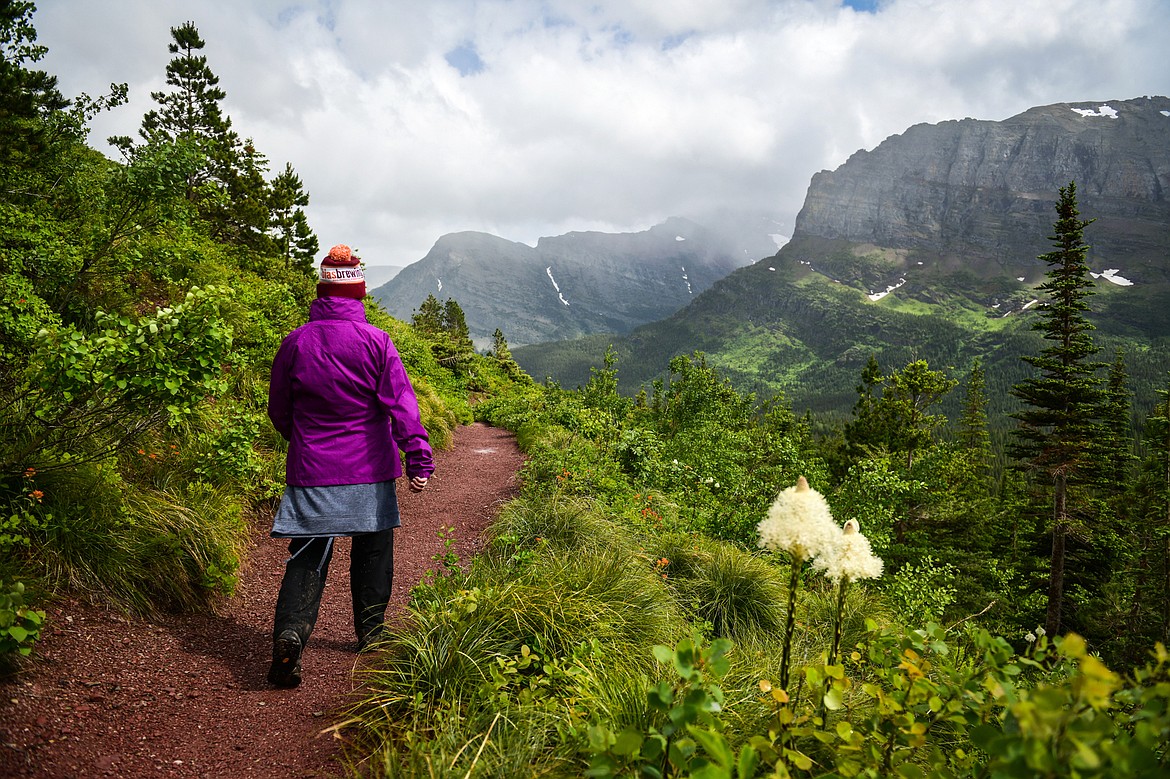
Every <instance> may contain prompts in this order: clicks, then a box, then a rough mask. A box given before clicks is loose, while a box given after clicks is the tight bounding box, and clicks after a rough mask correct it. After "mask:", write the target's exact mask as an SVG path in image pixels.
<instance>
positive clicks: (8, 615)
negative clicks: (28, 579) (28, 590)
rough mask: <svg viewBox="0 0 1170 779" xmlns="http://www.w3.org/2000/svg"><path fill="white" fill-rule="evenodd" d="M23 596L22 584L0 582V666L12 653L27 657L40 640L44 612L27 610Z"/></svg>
mask: <svg viewBox="0 0 1170 779" xmlns="http://www.w3.org/2000/svg"><path fill="white" fill-rule="evenodd" d="M24 595H25V592H24V584H23V583H22V582H13V583H12V584H9V585H5V583H4V581H3V580H0V664H2V663H5V662H6V661H7V658H8V656H9V655H11V654H13V653H16V654H20V655H23V656H27V655H29V654H30V653H31V652H32V648H33V644H35V643H36V641H37V639H39V638H40V633H41V625H42V624H43V623H44V621H45V612H43V611H36V610H33V609H30V608H28V606H26V605H25V602H24V600H25V598H24Z"/></svg>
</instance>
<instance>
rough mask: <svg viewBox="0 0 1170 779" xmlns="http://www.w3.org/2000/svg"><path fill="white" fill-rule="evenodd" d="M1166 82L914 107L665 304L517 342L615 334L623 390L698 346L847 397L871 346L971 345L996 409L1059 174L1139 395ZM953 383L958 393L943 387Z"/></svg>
mask: <svg viewBox="0 0 1170 779" xmlns="http://www.w3.org/2000/svg"><path fill="white" fill-rule="evenodd" d="M1167 149H1170V100H1168V99H1167V98H1164V97H1157V98H1138V99H1134V100H1128V101H1111V102H1110V103H1108V104H1098V103H1081V104H1077V103H1073V104H1058V105H1054V106H1044V107H1040V108H1034V109H1030V110H1029V111H1026V112H1024V113H1023V114H1020V115H1019V116H1016V117H1012V118H1011V119H1008V120H1005V121H1003V122H981V121H976V120H972V119H965V120H963V121H961V122H942V123H940V124H938V125H916V126H915V127H912V128H910V129H909V130H907V131H906V133H904V134H903V135H899V136H893V137H892V138H890V139H887V140H886V141H885V142H883V143H882V144H880V145H879V146H878V147H877V148H876V149H874V150H873V151H871V152H866V151H861V152H858V153H857V154H855V155H853V156H852V157H851V158H850V159H849V161H847V162H846V163H845V164H844V165H842V166H841V167H840V168H838V169H837V170H836V171H832V172H828V171H826V172H822V173H818V174H817V175H816V176H814V177H813V180H812V182H811V184H810V187H809V193H808V196H807V197H806V200H805V205H804V208H803V209H802V210H801V214H800V215H799V216H798V218H797V222H796V231H795V235H794V237H793V239H792V241H790V242H789V243H788V244H787V245H785V246H784V248H783V249H781V250H780V252H779V253H777V254H776V255H775V256H774V257H770V258H767V259H764V260H761V261H759V262H757V263H755V264H754V265H752V266H750V267H747V268H743V269H740V270H738V271H736V272H735V273H733V274H731V275H730V276H729V277H727V278H725V279H723V280H721V281H720V282H718V283H717V284H715V285H714V286H713V287H712V288H711V289H710V290H708V291H706V292H705V293H703V294H702V295H700V296H698V297H697V298H696V299H695V300H694V301H693V302H692V303H691V304H690V305H689V306H687V307H686V308H684V309H682V310H681V311H678V312H676V313H675V314H674V315H672V316H670V317H669V318H667V319H665V320H662V321H659V322H655V323H652V324H650V325H646V326H644V327H641V328H638V329H636V330H634V331H632V332H631V333H629V334H628V335H627V336H626V337H623V338H617V337H605V336H594V337H591V338H589V339H584V340H580V341H573V342H568V343H560V344H537V345H532V346H528V347H525V348H523V349H517V350H516V351H515V357H516V359H517V360H518V361H519V362H520V364H521V365H522V366H523V367H524V368H525V369H526V370H527V371H529V372H530V373H531V374H532V375H534V376H537V377H544V376H548V377H552V378H554V379H556V380H557V381H560V382H561V383H562V384H564V385H566V386H573V385H576V384H581V383H583V382H585V381H587V380H588V377H589V369H590V366H593V365H600V364H601V361H602V356H603V355H604V353H605V349H606V347H607V346H608V345H609V344H611V343H612V344H613V346H614V349H615V351H616V353H617V355H618V369H619V376H620V379H621V381H622V386H623V388H624V389H625V390H627V391H636V390H637V388H638V387H640V386H644V385H646V384H647V383H648V382H650V381H652V380H653V379H654V378H656V377H660V376H662V375H663V374H664V372H665V370H666V366H667V364H668V362H669V360H670V358H671V357H673V356H675V355H677V354H686V353H690V352H693V351H703V352H706V353H707V355H708V361H709V362H710V363H712V364H714V365H716V366H718V367H720V368H721V369H722V370H723V371H724V372H725V374H727V375H728V376H729V377H730V378H731V379H732V380H733V381H734V382H735V383H736V385H737V386H738V387H739V388H740V389H745V390H753V391H757V392H761V393H772V392H776V391H782V392H784V393H786V394H787V395H788V396H789V398H790V399H791V401H792V403H793V406H794V408H795V409H796V410H798V411H800V410H803V409H806V408H807V409H811V410H814V411H819V412H841V413H844V412H847V411H848V410H849V409H850V407H851V406H852V403H853V401H854V399H855V397H856V395H855V390H854V388H855V385H856V384H857V382H858V377H859V374H860V371H861V368H862V367H863V366H864V365H865V363H866V361H867V360H868V359H869V356H870V355H871V354H873V355H875V356H876V357H877V359H878V362H879V364H880V365H881V366H882V368H883V369H884V370H891V369H895V368H898V367H901V366H902V365H904V364H905V363H907V362H909V361H911V360H915V359H925V360H927V361H928V362H929V363H930V364H931V366H932V367H934V368H937V369H949V370H952V371H953V373H954V375H955V376H956V377H957V378H958V377H961V375H962V374H964V373H965V372H966V371H967V370H968V368H969V366H970V365H971V363H972V362H973V361H974V360H975V359H976V358H979V359H980V360H982V362H983V364H984V367H985V369H986V371H987V388H988V392H989V395H990V396H991V397H992V399H993V402H994V403H998V404H999V405H1000V408H998V409H991V410H998V411H1004V410H1007V409H1008V406H1009V404H1010V403H1011V400H1010V398H1009V397H1008V393H1007V388H1008V387H1010V386H1011V385H1012V384H1013V383H1014V382H1016V381H1018V380H1019V379H1020V378H1022V377H1023V376H1024V375H1025V366H1023V365H1022V364H1021V363H1020V360H1019V359H1018V358H1019V355H1020V354H1024V353H1032V352H1034V351H1035V350H1036V349H1037V346H1038V338H1037V336H1036V335H1035V334H1034V333H1032V332H1031V330H1030V324H1031V322H1032V321H1033V320H1034V317H1035V313H1036V305H1037V302H1038V301H1037V295H1036V293H1035V288H1036V287H1037V286H1038V285H1039V284H1040V283H1041V282H1042V281H1043V280H1044V273H1045V270H1046V269H1045V267H1044V266H1043V264H1042V263H1040V262H1039V261H1038V260H1037V259H1036V258H1037V257H1038V256H1039V255H1040V254H1042V253H1044V252H1046V251H1048V250H1049V242H1048V238H1047V236H1048V235H1049V234H1050V232H1051V226H1052V220H1053V218H1054V211H1053V208H1052V206H1053V204H1054V203H1055V201H1056V197H1057V191H1058V189H1059V188H1060V187H1061V186H1063V185H1065V184H1067V183H1068V182H1069V181H1070V180H1076V181H1078V182H1084V185H1083V186H1082V187H1081V188H1080V189H1079V191H1080V192H1081V193H1082V194H1083V198H1082V200H1081V210H1082V215H1083V216H1084V217H1085V218H1091V219H1097V221H1096V222H1095V223H1094V224H1093V225H1091V226H1090V227H1089V228H1088V229H1087V230H1086V233H1085V235H1086V240H1087V241H1088V242H1089V243H1090V244H1092V245H1093V248H1092V249H1091V250H1090V253H1089V256H1088V259H1089V262H1090V266H1091V267H1092V268H1093V270H1094V273H1095V275H1096V277H1097V279H1098V281H1097V293H1098V294H1096V295H1095V296H1093V298H1092V299H1091V301H1090V304H1091V306H1092V313H1091V315H1090V318H1091V320H1092V321H1093V322H1094V323H1095V324H1096V326H1097V328H1098V331H1097V333H1096V336H1097V338H1096V340H1097V343H1098V345H1099V346H1100V347H1101V348H1102V359H1105V360H1108V359H1111V358H1112V355H1113V350H1114V349H1115V348H1124V349H1125V350H1126V352H1127V354H1128V357H1127V363H1128V366H1129V370H1130V373H1131V377H1132V380H1133V387H1134V388H1135V390H1136V391H1137V393H1138V397H1137V404H1136V410H1137V411H1139V412H1140V410H1141V409H1142V407H1143V406H1145V405H1148V403H1149V402H1150V400H1151V398H1152V392H1153V387H1154V386H1155V385H1157V386H1161V384H1162V383H1163V376H1164V373H1165V370H1166V368H1167V366H1168V365H1170V362H1168V361H1167V360H1166V357H1167V351H1168V350H1167V345H1166V341H1167V337H1168V336H1170V305H1168V303H1170V274H1168V273H1167V270H1170V263H1168V262H1167V259H1168V255H1170V200H1168V199H1167V196H1166V192H1167V191H1170V154H1168V153H1167ZM952 402H954V401H952Z"/></svg>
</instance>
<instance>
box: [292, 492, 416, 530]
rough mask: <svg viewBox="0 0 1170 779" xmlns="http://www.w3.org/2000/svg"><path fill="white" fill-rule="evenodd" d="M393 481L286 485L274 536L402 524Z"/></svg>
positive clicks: (373, 528)
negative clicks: (318, 485)
mask: <svg viewBox="0 0 1170 779" xmlns="http://www.w3.org/2000/svg"><path fill="white" fill-rule="evenodd" d="M401 524H402V523H401V521H400V520H399V517H398V493H397V492H396V491H395V489H394V481H393V480H390V481H380V482H377V483H375V484H341V485H337V486H331V487H295V486H287V487H285V488H284V496H283V497H281V499H280V507H279V508H278V509H277V510H276V517H275V519H273V522H272V537H273V538H297V537H304V536H352V535H357V534H359V533H375V532H377V531H379V530H388V529H390V528H393V527H399V526H400V525H401Z"/></svg>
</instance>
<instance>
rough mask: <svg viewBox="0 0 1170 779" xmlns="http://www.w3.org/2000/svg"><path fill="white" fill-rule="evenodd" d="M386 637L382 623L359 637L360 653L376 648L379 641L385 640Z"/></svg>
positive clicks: (358, 649) (358, 647) (358, 648)
mask: <svg viewBox="0 0 1170 779" xmlns="http://www.w3.org/2000/svg"><path fill="white" fill-rule="evenodd" d="M385 637H386V636H385V634H384V632H383V630H382V626H381V625H379V626H378V627H376V628H374V629H373V630H371V631H370V632H369V633H366V634H365V635H364V636H362V637H361V638H359V639H358V643H357V651H358V654H362V653H364V652H369V651H371V650H373V649H375V648H376V645H377V643H378V642H379V641H381V640H383V639H384V638H385Z"/></svg>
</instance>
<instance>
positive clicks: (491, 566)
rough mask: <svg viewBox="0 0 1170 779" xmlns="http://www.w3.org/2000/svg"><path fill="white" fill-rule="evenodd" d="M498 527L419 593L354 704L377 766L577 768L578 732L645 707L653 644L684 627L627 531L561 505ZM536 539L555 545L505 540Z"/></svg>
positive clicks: (406, 770) (545, 771) (421, 769)
mask: <svg viewBox="0 0 1170 779" xmlns="http://www.w3.org/2000/svg"><path fill="white" fill-rule="evenodd" d="M572 528H577V529H578V530H576V531H574V530H571V529H572ZM579 531H588V532H579ZM492 533H493V538H494V539H495V542H494V543H495V546H494V547H493V551H492V552H491V553H490V554H487V555H484V556H483V557H481V558H478V559H477V560H476V561H475V562H474V563H473V565H472V566H471V568H470V570H469V571H468V572H467V573H466V574H455V575H454V576H453V577H448V578H442V577H441V578H439V579H438V580H436V581H435V582H434V583H433V584H431V585H427V586H423V587H421V588H420V589H418V590H416V592H415V596H414V598H413V599H412V603H411V608H410V612H409V615H408V618H407V620H406V621H404V622H403V623H402V624H400V625H398V626H396V627H393V628H391V629H390V630H389V631H388V634H387V637H386V639H385V641H384V642H383V643H382V647H383V648H384V650H385V651H384V653H383V654H382V655H381V657H380V662H379V664H378V665H377V666H376V667H375V668H373V669H372V670H371V671H370V672H368V676H367V679H366V681H367V683H368V688H369V690H370V695H369V697H368V698H367V699H366V700H365V701H363V702H362V703H361V704H360V705H359V706H358V707H357V708H356V709H355V710H354V712H353V717H354V719H353V722H354V724H356V725H357V726H358V731H359V732H360V733H361V737H360V740H361V743H362V744H364V745H366V747H367V748H370V749H371V750H372V752H373V756H372V757H371V758H370V759H369V761H368V762H366V763H365V764H364V766H365V770H370V769H372V770H373V771H374V772H375V774H377V775H383V776H445V775H460V776H462V775H464V773H465V772H466V771H468V770H470V769H471V768H472V766H473V764H474V771H475V773H474V775H475V776H500V777H515V776H540V775H560V776H577V775H580V771H581V770H582V764H581V763H580V762H579V758H578V757H577V746H576V744H575V740H574V738H572V737H567V736H569V734H571V733H580V734H581V735H582V737H583V734H584V730H585V728H586V727H587V724H588V723H589V722H591V721H598V720H597V718H599V717H600V718H604V721H609V722H629V723H633V722H637V721H639V720H640V718H642V717H643V716H644V712H645V705H646V696H645V692H646V689H647V688H648V685H649V684H650V681H651V680H652V679H654V678H656V673H657V670H656V668H655V666H654V662H653V659H652V657H651V656H650V654H649V653H648V652H647V651H646V648H647V647H649V646H653V645H654V644H657V643H665V644H673V643H674V641H675V640H677V638H678V637H680V636H681V635H683V634H684V631H685V629H686V627H685V621H684V619H683V616H682V613H681V611H680V610H679V609H678V608H677V607H676V606H675V602H674V599H673V598H672V596H671V594H670V593H669V592H668V590H667V588H666V586H665V584H664V583H663V582H662V581H661V579H659V578H658V577H657V576H656V575H655V574H654V572H653V571H652V569H651V567H650V566H648V565H647V564H646V561H645V559H644V558H642V557H640V556H636V555H632V554H631V553H630V549H631V548H632V542H631V541H630V540H629V539H628V538H626V537H625V535H626V534H625V532H624V531H623V530H622V529H621V528H619V527H617V526H616V525H613V524H612V523H611V522H609V521H608V520H606V519H605V518H603V517H600V516H598V515H597V514H595V513H593V512H591V511H590V510H589V509H588V507H587V506H585V505H584V504H582V503H579V502H572V501H560V502H556V503H552V504H549V505H539V504H535V503H520V504H514V505H513V506H511V507H510V508H509V509H508V510H507V511H506V512H505V515H504V517H502V518H501V520H500V523H499V525H498V526H497V527H495V528H494V529H493V531H492ZM537 534H541V535H537ZM537 537H539V538H542V539H546V538H547V539H548V541H547V542H543V543H541V544H540V545H539V549H538V551H537V552H536V553H535V554H530V555H527V556H520V557H517V555H516V554H515V552H516V551H517V549H518V548H520V547H521V546H523V545H524V544H526V543H527V542H518V541H516V540H506V541H503V542H501V541H500V539H501V538H505V539H519V538H524V539H534V538H537ZM407 745H409V747H408V746H407Z"/></svg>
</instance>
